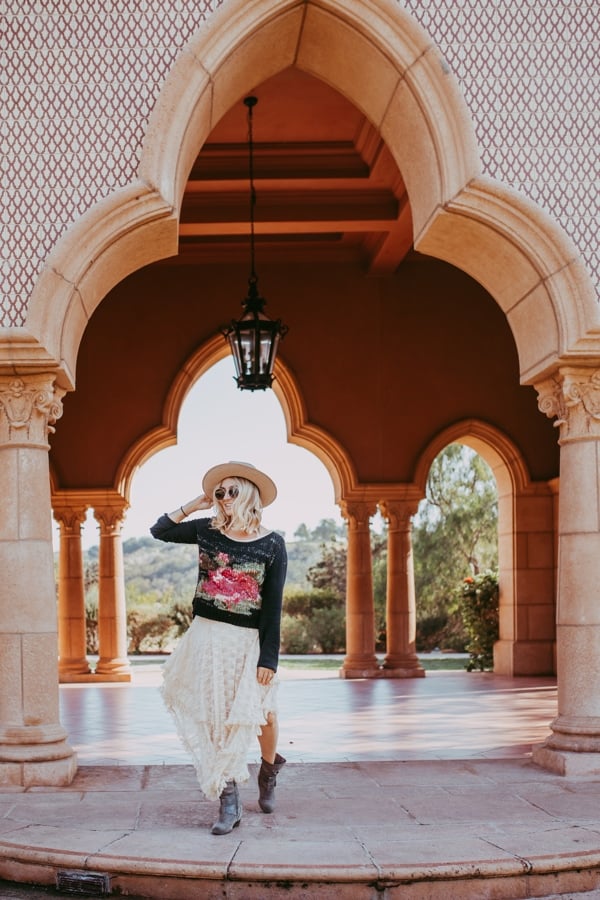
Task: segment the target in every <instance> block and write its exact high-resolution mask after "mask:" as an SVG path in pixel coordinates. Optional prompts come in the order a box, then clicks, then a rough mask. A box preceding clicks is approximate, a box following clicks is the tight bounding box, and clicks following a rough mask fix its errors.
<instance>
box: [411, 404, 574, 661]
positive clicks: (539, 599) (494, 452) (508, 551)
mask: <svg viewBox="0 0 600 900" xmlns="http://www.w3.org/2000/svg"><path fill="white" fill-rule="evenodd" d="M451 443H460V444H465V445H466V446H468V447H471V449H472V450H475V451H476V452H477V453H478V454H479V455H480V456H481V457H482V458H483V459H484V460H485V461H486V462H487V464H488V465H489V467H490V469H491V470H492V473H493V475H494V478H495V479H496V485H497V489H498V568H499V581H500V639H499V641H498V642H497V643H496V646H495V648H494V672H495V673H496V674H499V675H510V676H514V675H544V674H549V673H552V672H554V671H555V665H556V663H555V625H554V621H555V601H554V597H555V571H556V551H555V531H556V524H555V514H556V510H555V505H556V491H557V487H558V486H557V484H556V483H554V482H552V483H547V482H539V483H536V482H532V481H531V478H530V475H529V472H528V471H527V465H526V463H525V460H524V458H523V455H522V453H521V452H520V451H519V448H518V447H516V446H515V445H514V443H513V442H512V441H511V440H509V439H508V438H507V436H506V435H504V434H502V432H500V431H499V430H498V429H497V428H493V427H492V426H490V425H489V424H487V423H485V422H480V421H477V420H466V421H463V422H457V423H455V424H454V425H452V426H450V427H449V428H447V429H445V430H444V431H443V432H442V433H440V434H439V435H436V437H435V439H434V440H433V441H432V442H431V443H430V444H429V446H428V447H427V448H426V449H425V450H424V452H423V454H422V456H421V458H420V460H419V464H418V467H417V471H416V473H415V481H416V484H417V486H418V487H419V490H420V491H421V492H422V494H423V495H424V494H425V487H426V483H427V475H428V472H429V469H430V467H431V464H432V462H433V460H434V459H435V457H436V456H437V455H438V453H440V452H441V451H442V450H443V449H444V447H446V446H447V445H448V444H451Z"/></svg>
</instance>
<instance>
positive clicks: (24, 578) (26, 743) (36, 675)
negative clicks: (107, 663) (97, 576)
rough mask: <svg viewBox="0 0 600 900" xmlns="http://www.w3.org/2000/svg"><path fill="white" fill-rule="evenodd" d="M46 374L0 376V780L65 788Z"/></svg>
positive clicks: (68, 751) (53, 409)
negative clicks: (59, 708) (0, 587)
mask: <svg viewBox="0 0 600 900" xmlns="http://www.w3.org/2000/svg"><path fill="white" fill-rule="evenodd" d="M63 394H64V391H62V390H60V389H59V388H57V387H56V384H55V376H54V375H53V374H36V375H23V376H21V377H15V376H10V377H7V376H2V377H0V497H2V502H1V503H0V578H1V582H2V603H0V784H5V785H6V784H12V785H21V786H24V787H31V786H33V785H66V784H69V783H70V782H71V780H72V779H73V776H74V774H75V771H76V768H77V763H76V757H75V754H74V752H73V750H72V748H71V747H70V746H69V744H68V743H67V742H66V737H67V734H66V732H65V730H64V728H62V726H61V724H60V722H59V718H58V715H59V712H58V667H57V656H58V639H57V622H56V585H55V582H54V558H53V550H52V512H51V506H50V474H49V465H48V450H49V445H48V432H49V431H53V430H54V429H53V428H52V424H53V423H54V422H55V421H56V419H58V418H59V417H60V415H61V413H62V405H61V400H62V396H63Z"/></svg>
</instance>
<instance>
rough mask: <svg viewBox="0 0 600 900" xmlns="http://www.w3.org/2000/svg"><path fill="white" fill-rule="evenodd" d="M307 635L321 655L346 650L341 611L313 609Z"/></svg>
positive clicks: (344, 628) (344, 625) (343, 619)
mask: <svg viewBox="0 0 600 900" xmlns="http://www.w3.org/2000/svg"><path fill="white" fill-rule="evenodd" d="M309 633H310V635H311V637H312V639H313V641H314V643H315V644H316V645H317V647H318V648H319V650H320V651H321V653H341V652H343V651H344V650H345V649H346V616H345V613H344V610H343V609H336V608H335V607H334V608H329V609H327V608H324V609H315V611H314V612H313V614H312V616H311V619H310V622H309Z"/></svg>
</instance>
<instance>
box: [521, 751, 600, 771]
mask: <svg viewBox="0 0 600 900" xmlns="http://www.w3.org/2000/svg"><path fill="white" fill-rule="evenodd" d="M531 759H532V761H533V762H534V763H535V764H536V766H540V768H542V769H547V771H548V772H553V773H554V774H555V775H567V776H571V775H594V776H597V775H600V753H575V752H574V751H572V750H558V749H555V748H554V747H547V746H546V745H545V744H539V745H538V746H537V747H534V749H533V753H532V754H531Z"/></svg>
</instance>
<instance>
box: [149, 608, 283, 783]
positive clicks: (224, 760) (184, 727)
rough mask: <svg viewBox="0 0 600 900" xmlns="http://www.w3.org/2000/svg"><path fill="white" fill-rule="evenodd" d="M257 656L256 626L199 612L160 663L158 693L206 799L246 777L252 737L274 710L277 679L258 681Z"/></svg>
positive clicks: (275, 707) (275, 709)
mask: <svg viewBox="0 0 600 900" xmlns="http://www.w3.org/2000/svg"><path fill="white" fill-rule="evenodd" d="M258 656H259V643H258V632H257V631H256V629H251V628H239V627H237V626H235V625H228V624H225V623H223V622H214V621H212V620H210V619H203V618H201V617H199V616H197V617H196V618H194V619H193V620H192V624H191V626H190V628H189V629H188V631H187V632H186V633H185V635H184V636H183V637H182V638H181V640H180V641H179V643H178V645H177V647H176V648H175V650H174V651H173V653H172V654H171V656H170V657H169V659H168V660H167V661H166V663H165V665H164V667H163V683H162V686H161V688H160V692H161V695H162V698H163V700H164V702H165V705H166V707H167V709H168V710H169V711H170V713H171V714H172V716H173V719H174V722H175V727H176V729H177V734H178V735H179V738H180V740H181V742H182V744H183V746H184V747H185V749H186V750H187V751H188V753H190V755H191V757H192V762H193V764H194V768H195V770H196V775H197V777H198V782H199V784H200V788H201V789H202V791H203V793H204V794H205V796H206V797H207V798H208V799H209V800H216V799H217V798H218V797H219V795H220V793H221V791H222V790H223V788H224V787H225V784H226V782H227V781H230V780H232V779H234V780H235V781H237V782H240V783H242V782H244V781H247V780H248V778H249V772H248V764H247V757H248V751H249V749H250V746H251V744H252V741H253V739H254V738H255V737H256V736H257V735H258V734H260V731H261V727H262V726H263V725H265V724H266V722H267V715H268V714H269V713H270V712H276V711H277V687H278V682H277V678H276V677H275V679H273V682H272V683H271V685H269V686H268V687H263V686H262V685H260V684H259V683H258V682H257V680H256V666H257V663H258Z"/></svg>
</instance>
